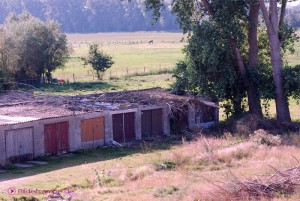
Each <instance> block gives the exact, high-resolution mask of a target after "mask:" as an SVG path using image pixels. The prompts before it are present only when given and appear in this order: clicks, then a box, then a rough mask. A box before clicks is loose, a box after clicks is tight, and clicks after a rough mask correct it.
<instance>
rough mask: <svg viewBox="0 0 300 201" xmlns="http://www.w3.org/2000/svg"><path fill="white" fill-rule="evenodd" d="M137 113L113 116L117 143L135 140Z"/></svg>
mask: <svg viewBox="0 0 300 201" xmlns="http://www.w3.org/2000/svg"><path fill="white" fill-rule="evenodd" d="M134 115H135V113H134V112H131V113H122V114H114V115H113V139H114V140H115V141H117V142H129V141H132V140H135V126H134V119H135V116H134Z"/></svg>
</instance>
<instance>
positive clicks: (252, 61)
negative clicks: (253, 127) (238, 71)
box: [248, 2, 263, 117]
mask: <svg viewBox="0 0 300 201" xmlns="http://www.w3.org/2000/svg"><path fill="white" fill-rule="evenodd" d="M258 16H259V4H258V3H257V2H256V3H252V4H251V5H250V10H249V20H250V22H249V27H248V44H249V53H248V60H249V66H248V69H250V70H251V71H252V72H257V65H258V43H257V25H258ZM248 104H249V111H250V113H252V114H256V115H257V116H259V117H262V116H263V114H262V109H261V104H260V93H259V89H258V85H257V84H256V82H253V81H252V80H251V79H250V82H249V85H248Z"/></svg>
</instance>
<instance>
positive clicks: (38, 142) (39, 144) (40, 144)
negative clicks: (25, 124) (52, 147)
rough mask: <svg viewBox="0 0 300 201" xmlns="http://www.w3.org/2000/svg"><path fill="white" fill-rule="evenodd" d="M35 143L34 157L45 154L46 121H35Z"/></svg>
mask: <svg viewBox="0 0 300 201" xmlns="http://www.w3.org/2000/svg"><path fill="white" fill-rule="evenodd" d="M33 136H34V138H33V143H34V157H39V156H44V155H45V135H44V123H43V122H42V121H36V122H34V123H33Z"/></svg>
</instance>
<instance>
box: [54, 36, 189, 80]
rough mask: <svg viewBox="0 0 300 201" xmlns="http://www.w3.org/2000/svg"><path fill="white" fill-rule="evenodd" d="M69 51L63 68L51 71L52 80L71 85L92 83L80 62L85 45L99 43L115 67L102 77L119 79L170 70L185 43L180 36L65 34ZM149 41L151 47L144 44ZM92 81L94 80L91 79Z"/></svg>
mask: <svg viewBox="0 0 300 201" xmlns="http://www.w3.org/2000/svg"><path fill="white" fill-rule="evenodd" d="M67 36H68V41H69V45H70V46H71V47H72V49H73V52H72V55H71V58H70V59H69V61H68V62H67V64H66V65H65V67H64V68H63V69H59V70H57V71H56V72H54V77H62V78H64V79H66V80H67V79H68V80H69V81H71V82H73V81H74V77H75V81H92V80H93V72H92V71H91V67H90V66H84V63H83V61H82V60H81V59H80V58H82V57H86V56H87V55H88V49H89V44H92V43H99V44H100V45H101V47H102V49H103V51H104V52H106V53H108V54H110V55H112V56H113V58H114V61H115V64H114V65H113V66H112V67H111V69H109V70H108V71H107V72H106V74H105V76H104V78H105V79H108V78H109V77H123V76H125V75H128V74H135V73H147V72H149V71H158V70H161V69H171V68H173V67H174V66H175V64H176V63H177V61H178V60H180V59H182V58H183V53H182V49H183V47H184V45H185V43H182V42H180V40H181V39H182V38H183V35H182V34H181V33H165V32H162V33H158V32H137V33H99V34H68V35H67ZM150 40H153V41H154V43H153V44H149V43H148V42H149V41H150ZM94 79H95V78H94Z"/></svg>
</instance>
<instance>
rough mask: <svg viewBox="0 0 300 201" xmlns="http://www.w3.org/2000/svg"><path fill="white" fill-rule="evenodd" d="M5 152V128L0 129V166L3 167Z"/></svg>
mask: <svg viewBox="0 0 300 201" xmlns="http://www.w3.org/2000/svg"><path fill="white" fill-rule="evenodd" d="M5 162H6V151H5V127H1V128H0V166H1V165H5Z"/></svg>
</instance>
